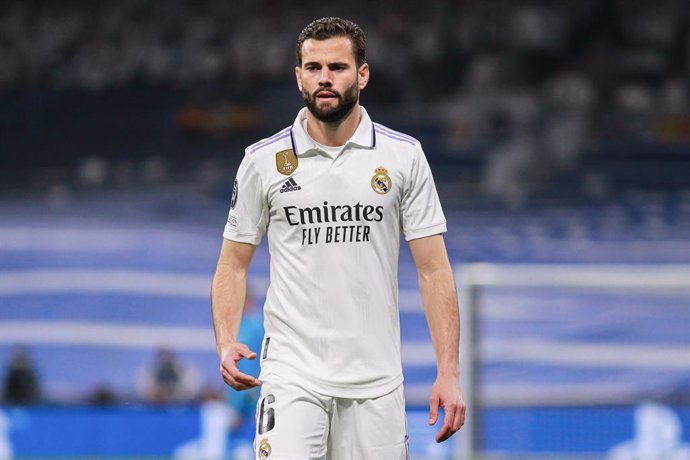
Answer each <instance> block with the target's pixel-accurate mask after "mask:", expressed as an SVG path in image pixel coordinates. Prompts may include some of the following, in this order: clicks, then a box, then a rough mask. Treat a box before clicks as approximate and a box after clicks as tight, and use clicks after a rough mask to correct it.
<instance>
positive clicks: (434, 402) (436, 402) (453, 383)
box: [429, 376, 466, 442]
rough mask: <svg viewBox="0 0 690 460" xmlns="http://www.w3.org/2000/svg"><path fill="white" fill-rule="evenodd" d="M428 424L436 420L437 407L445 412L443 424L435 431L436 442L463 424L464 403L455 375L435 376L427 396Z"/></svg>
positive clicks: (447, 436)
mask: <svg viewBox="0 0 690 460" xmlns="http://www.w3.org/2000/svg"><path fill="white" fill-rule="evenodd" d="M429 405H430V408H429V425H434V424H435V423H436V421H437V420H438V408H439V406H440V407H443V410H444V411H445V413H446V416H445V418H444V419H443V426H442V427H441V429H440V430H439V431H438V433H436V442H443V441H445V440H446V439H448V438H450V437H451V436H453V434H454V433H455V432H456V431H458V430H459V429H460V427H462V426H463V425H464V424H465V410H466V404H465V400H464V398H463V396H462V390H461V389H460V384H459V383H458V379H457V377H440V376H439V377H437V378H436V381H435V382H434V385H433V386H432V387H431V396H430V397H429Z"/></svg>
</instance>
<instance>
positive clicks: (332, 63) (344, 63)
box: [302, 61, 350, 67]
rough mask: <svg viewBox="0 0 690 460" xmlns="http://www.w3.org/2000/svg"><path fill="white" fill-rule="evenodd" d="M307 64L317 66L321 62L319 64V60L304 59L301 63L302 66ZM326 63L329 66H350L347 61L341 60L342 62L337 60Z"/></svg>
mask: <svg viewBox="0 0 690 460" xmlns="http://www.w3.org/2000/svg"><path fill="white" fill-rule="evenodd" d="M309 65H318V66H320V65H322V64H321V63H320V62H318V61H305V62H304V63H303V64H302V66H303V67H306V66H309ZM326 65H327V66H329V67H332V66H344V67H349V66H350V64H349V63H347V62H344V61H343V62H339V61H336V62H330V63H328V64H326Z"/></svg>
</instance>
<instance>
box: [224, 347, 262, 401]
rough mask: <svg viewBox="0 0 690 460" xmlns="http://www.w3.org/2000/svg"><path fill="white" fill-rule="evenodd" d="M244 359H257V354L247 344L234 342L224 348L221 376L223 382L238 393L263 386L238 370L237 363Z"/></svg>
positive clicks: (257, 380)
mask: <svg viewBox="0 0 690 460" xmlns="http://www.w3.org/2000/svg"><path fill="white" fill-rule="evenodd" d="M242 358H247V359H254V358H256V353H254V352H253V351H251V350H250V349H249V347H247V346H246V345H245V344H243V343H239V342H233V343H231V344H229V345H225V346H224V347H223V348H222V351H221V358H220V374H221V375H222V376H223V381H224V382H225V383H227V384H228V385H230V386H231V387H232V388H234V389H235V390H238V391H240V390H248V389H249V388H254V387H258V386H259V385H261V381H260V380H259V379H256V378H254V377H252V376H251V375H247V374H245V373H243V372H240V370H239V369H238V368H237V363H238V362H239V361H240V360H241V359H242Z"/></svg>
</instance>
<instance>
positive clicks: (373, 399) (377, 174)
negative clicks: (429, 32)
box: [212, 18, 465, 460]
mask: <svg viewBox="0 0 690 460" xmlns="http://www.w3.org/2000/svg"><path fill="white" fill-rule="evenodd" d="M297 64H298V65H297V67H296V68H295V76H296V79H297V87H298V88H299V90H300V91H301V92H302V96H303V98H304V101H305V105H306V107H305V108H303V109H302V110H301V111H300V112H299V113H298V115H297V118H296V120H295V122H294V123H293V124H292V126H289V127H287V128H285V129H283V130H282V131H279V132H278V133H276V134H274V135H273V136H271V137H268V138H266V139H264V140H262V141H260V142H257V143H256V144H254V145H252V146H250V147H248V148H247V149H246V152H245V156H244V159H243V161H242V163H241V165H240V167H239V169H238V172H237V177H236V179H235V183H234V191H233V195H232V200H231V204H230V212H229V215H228V221H227V225H226V226H225V231H224V233H223V237H224V240H223V245H222V249H221V253H220V257H219V261H218V266H217V269H216V273H215V276H214V279H213V287H212V303H213V322H214V328H215V333H216V343H217V349H218V354H219V357H220V369H221V374H222V376H223V380H224V381H225V382H226V383H227V384H228V385H230V386H231V387H232V388H234V389H235V390H246V389H249V388H252V387H256V386H259V385H261V396H260V399H259V402H258V404H257V413H256V416H257V428H256V436H255V441H254V448H255V451H256V458H257V459H267V458H270V459H320V458H323V457H324V456H326V457H327V458H329V459H350V458H357V459H385V460H390V459H405V458H407V433H406V426H405V412H404V410H405V402H404V398H403V389H402V382H403V376H402V366H401V357H400V325H399V321H400V320H399V311H398V283H397V269H398V255H399V250H400V236H401V234H402V235H404V237H405V239H406V240H407V241H408V242H409V245H410V250H411V252H412V255H413V258H414V261H415V264H416V267H417V271H418V275H419V284H420V290H421V295H422V303H423V307H424V311H425V313H426V317H427V321H428V324H429V329H430V331H431V337H432V341H433V345H434V350H435V353H436V360H437V376H436V381H435V382H434V384H433V386H432V389H431V396H430V413H429V423H430V424H435V423H436V421H437V419H438V413H439V407H443V408H444V411H445V417H444V419H443V423H442V426H441V428H440V430H439V431H438V433H437V435H436V440H437V442H442V441H444V440H446V439H448V438H449V437H450V436H451V435H452V434H453V433H455V432H456V431H457V430H459V429H460V427H461V426H462V425H463V423H464V420H465V402H464V400H463V396H462V392H461V390H460V386H459V375H458V373H459V363H458V335H459V331H458V329H459V326H458V321H459V320H458V305H457V300H456V299H457V296H456V291H455V286H454V282H453V275H452V273H451V268H450V263H449V261H448V255H447V253H446V248H445V244H444V241H443V236H442V234H443V233H444V232H445V231H446V221H445V217H444V215H443V212H442V210H441V205H440V203H439V199H438V195H437V193H436V189H435V186H434V181H433V178H432V175H431V171H430V169H429V165H428V163H427V160H426V158H425V156H424V153H423V151H422V148H421V145H420V143H419V142H418V141H417V140H416V139H414V138H412V137H410V136H408V135H406V134H402V133H399V132H396V131H393V130H392V129H389V128H387V127H385V126H383V125H380V124H377V123H374V122H372V121H371V119H370V118H369V115H368V114H367V111H366V110H365V109H364V107H362V106H360V105H359V94H360V91H362V90H363V89H364V88H365V87H366V86H367V82H368V81H369V66H368V64H367V63H366V50H365V40H364V33H363V32H362V30H361V29H360V28H359V27H358V26H357V25H356V24H354V23H352V22H350V21H347V20H343V19H339V18H323V19H319V20H316V21H314V22H312V23H311V24H309V25H308V26H307V27H306V28H305V29H304V30H303V31H302V32H301V33H300V35H299V38H298V41H297ZM264 234H267V238H268V244H269V250H270V254H271V267H270V281H271V283H270V287H269V288H268V292H267V295H266V303H265V307H264V323H265V337H264V340H263V344H262V348H261V351H260V354H259V355H257V354H256V353H255V351H253V350H250V349H249V348H248V347H247V346H246V345H244V344H242V343H238V341H237V339H236V338H237V334H238V328H239V324H240V318H241V315H242V306H243V304H244V296H245V289H246V282H247V270H248V267H249V264H250V262H251V260H252V257H253V254H254V252H255V249H256V246H257V245H258V244H259V243H260V241H261V239H262V237H263V235H264ZM243 358H248V359H255V358H258V359H259V360H260V362H261V372H260V375H259V377H258V378H256V377H254V376H251V375H247V374H244V373H242V372H240V371H239V370H238V368H237V363H238V361H240V360H242V359H243Z"/></svg>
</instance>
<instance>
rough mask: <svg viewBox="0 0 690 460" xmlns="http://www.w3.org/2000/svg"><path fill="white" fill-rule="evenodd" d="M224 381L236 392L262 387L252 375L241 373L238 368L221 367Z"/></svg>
mask: <svg viewBox="0 0 690 460" xmlns="http://www.w3.org/2000/svg"><path fill="white" fill-rule="evenodd" d="M221 375H222V376H223V381H224V382H225V383H227V384H228V385H230V386H231V387H232V388H234V389H235V390H247V389H249V388H253V387H257V386H259V385H261V381H260V380H259V379H257V378H254V377H252V376H251V375H248V374H245V373H243V372H241V371H240V370H239V369H237V367H230V368H227V367H225V366H223V367H221Z"/></svg>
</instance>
